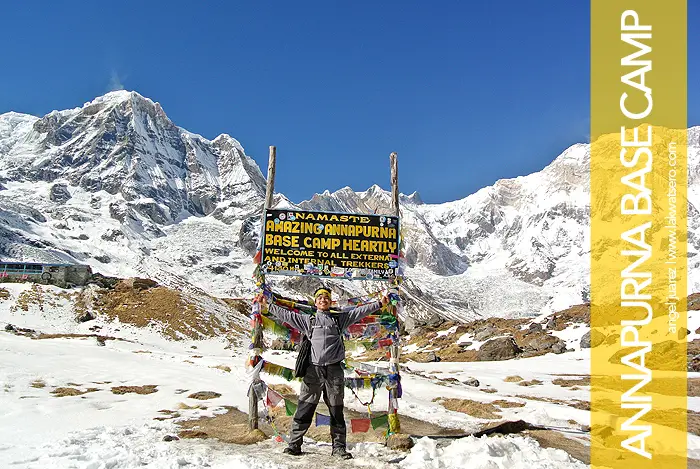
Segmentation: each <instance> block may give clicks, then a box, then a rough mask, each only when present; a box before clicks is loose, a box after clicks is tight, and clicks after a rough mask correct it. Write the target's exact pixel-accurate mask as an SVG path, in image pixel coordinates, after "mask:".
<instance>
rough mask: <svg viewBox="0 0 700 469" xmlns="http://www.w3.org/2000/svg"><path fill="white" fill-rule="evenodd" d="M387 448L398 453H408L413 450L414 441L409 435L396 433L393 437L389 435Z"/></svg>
mask: <svg viewBox="0 0 700 469" xmlns="http://www.w3.org/2000/svg"><path fill="white" fill-rule="evenodd" d="M386 446H387V447H388V448H389V449H393V450H397V451H408V450H410V449H411V448H413V440H412V439H411V437H410V436H409V435H405V434H403V433H394V434H392V435H389V438H387V440H386Z"/></svg>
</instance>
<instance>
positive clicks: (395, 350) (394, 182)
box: [389, 152, 401, 433]
mask: <svg viewBox="0 0 700 469" xmlns="http://www.w3.org/2000/svg"><path fill="white" fill-rule="evenodd" d="M389 161H390V162H391V206H392V207H391V208H392V209H393V212H394V215H396V217H397V218H399V216H400V210H399V161H398V155H397V154H396V152H392V153H391V155H390V156H389ZM399 228H401V225H399ZM399 261H400V259H397V265H398V262H399ZM394 286H396V287H397V290H398V284H395V285H394ZM396 337H397V343H394V344H392V345H391V346H390V347H389V352H390V357H391V359H390V361H389V371H390V372H391V373H395V374H396V375H397V376H399V354H400V352H401V348H400V347H401V345H400V344H399V343H398V328H397V331H396ZM397 396H398V388H391V389H390V390H389V414H394V415H396V420H395V422H396V423H395V425H394V428H392V425H391V424H389V430H390V431H391V432H393V433H398V432H400V431H401V425H400V423H399V415H398V411H397V409H396V408H395V407H394V402H395V400H396V398H397Z"/></svg>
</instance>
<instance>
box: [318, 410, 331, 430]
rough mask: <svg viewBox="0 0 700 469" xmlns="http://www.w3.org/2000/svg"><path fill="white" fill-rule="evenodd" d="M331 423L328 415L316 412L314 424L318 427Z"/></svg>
mask: <svg viewBox="0 0 700 469" xmlns="http://www.w3.org/2000/svg"><path fill="white" fill-rule="evenodd" d="M330 424H331V417H330V415H323V414H319V413H318V412H316V426H317V427H320V426H321V425H330Z"/></svg>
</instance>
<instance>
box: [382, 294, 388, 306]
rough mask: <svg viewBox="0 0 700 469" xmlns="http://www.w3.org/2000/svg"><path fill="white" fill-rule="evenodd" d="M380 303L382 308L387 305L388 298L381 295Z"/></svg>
mask: <svg viewBox="0 0 700 469" xmlns="http://www.w3.org/2000/svg"><path fill="white" fill-rule="evenodd" d="M381 302H382V307H384V306H386V305H387V304H389V297H388V296H387V295H383V296H382V299H381Z"/></svg>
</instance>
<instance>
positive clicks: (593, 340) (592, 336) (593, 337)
mask: <svg viewBox="0 0 700 469" xmlns="http://www.w3.org/2000/svg"><path fill="white" fill-rule="evenodd" d="M603 342H605V336H604V335H603V334H602V333H600V332H598V331H597V330H595V329H591V330H589V331H588V332H586V333H585V334H584V335H583V337H581V348H591V347H597V346H599V345H600V344H602V343H603Z"/></svg>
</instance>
